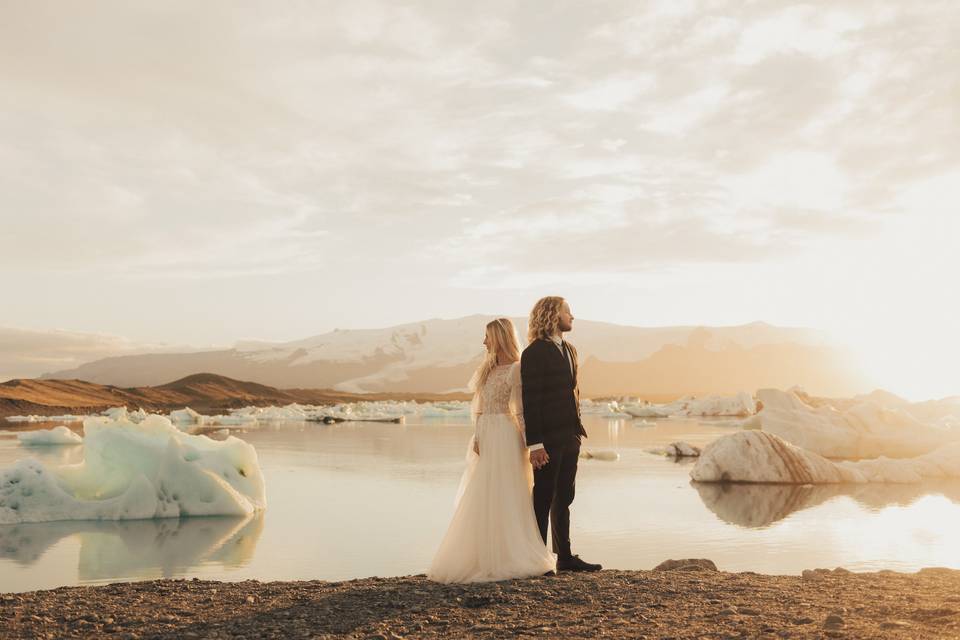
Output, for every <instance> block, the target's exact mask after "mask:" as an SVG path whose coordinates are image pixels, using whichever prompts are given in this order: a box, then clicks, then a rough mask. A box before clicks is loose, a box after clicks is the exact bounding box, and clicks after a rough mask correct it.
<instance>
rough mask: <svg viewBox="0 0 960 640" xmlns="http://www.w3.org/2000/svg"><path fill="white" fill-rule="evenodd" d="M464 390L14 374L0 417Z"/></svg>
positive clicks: (410, 396)
mask: <svg viewBox="0 0 960 640" xmlns="http://www.w3.org/2000/svg"><path fill="white" fill-rule="evenodd" d="M465 399H468V396H467V395H466V394H430V393H424V394H414V393H371V394H358V393H343V392H340V391H333V390H329V389H276V388H274V387H270V386H267V385H262V384H258V383H256V382H245V381H242V380H234V379H232V378H227V377H226V376H220V375H217V374H213V373H197V374H193V375H189V376H187V377H185V378H181V379H180V380H175V381H174V382H170V383H167V384H163V385H159V386H156V387H116V386H113V385H103V384H97V383H95V382H86V381H84V380H45V379H44V380H40V379H18V380H9V381H7V382H4V383H0V417H2V416H11V415H17V414H36V415H57V414H64V413H79V414H82V413H96V412H99V411H103V410H104V409H107V408H109V407H119V406H126V407H127V408H128V409H137V408H143V409H145V410H147V411H172V410H174V409H182V408H183V407H186V406H189V407H192V408H193V409H195V410H197V411H200V412H201V413H218V412H221V411H225V410H228V409H231V408H236V407H243V406H248V405H255V406H268V405H285V404H290V403H292V402H298V403H301V404H314V405H322V404H335V403H338V402H351V401H359V400H417V401H421V402H425V401H431V400H465Z"/></svg>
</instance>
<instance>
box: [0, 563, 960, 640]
mask: <svg viewBox="0 0 960 640" xmlns="http://www.w3.org/2000/svg"><path fill="white" fill-rule="evenodd" d="M664 565H667V563H664ZM664 565H661V567H663V566H664ZM0 619H2V620H4V624H3V625H2V627H0V638H22V637H36V638H80V637H94V636H95V637H107V638H127V639H135V638H240V637H243V638H248V639H249V638H313V637H324V638H371V639H375V638H380V639H390V638H398V637H409V638H441V637H486V638H500V637H504V636H510V637H515V636H525V637H539V638H555V637H582V638H593V637H597V636H600V635H604V636H605V637H610V638H667V637H670V638H736V637H766V638H808V637H817V638H822V637H837V638H843V637H849V638H865V637H877V638H879V637H883V638H898V637H903V638H908V637H913V638H916V637H923V638H949V637H957V636H958V635H960V571H957V570H951V569H941V568H928V569H921V570H920V571H919V572H917V573H896V572H893V571H879V572H874V573H851V572H849V571H846V570H844V569H836V570H833V571H830V570H825V569H817V570H807V571H804V573H803V575H802V576H796V575H788V576H780V575H766V574H758V573H753V572H742V573H728V572H723V571H717V570H715V569H713V568H712V563H710V562H709V561H704V560H698V561H687V560H684V561H677V562H675V563H673V566H672V568H670V569H660V568H657V569H653V570H641V571H620V570H606V571H601V572H598V573H561V574H560V575H557V576H544V577H536V578H529V579H518V580H510V581H504V582H493V583H477V584H470V585H443V584H438V583H434V582H431V581H429V580H427V579H426V577H425V576H423V575H417V576H404V577H396V578H377V577H371V578H362V579H356V580H348V581H343V582H326V581H319V580H312V581H278V582H260V581H257V580H246V581H242V582H220V581H211V580H200V579H197V578H193V579H176V580H169V579H164V580H149V581H141V582H123V583H114V584H109V585H101V586H79V587H58V588H56V589H50V590H44V591H31V592H23V593H9V594H0Z"/></svg>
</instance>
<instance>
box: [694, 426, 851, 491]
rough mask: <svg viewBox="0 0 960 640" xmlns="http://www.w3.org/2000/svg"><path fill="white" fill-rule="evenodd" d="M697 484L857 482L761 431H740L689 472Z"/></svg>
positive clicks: (712, 446)
mask: <svg viewBox="0 0 960 640" xmlns="http://www.w3.org/2000/svg"><path fill="white" fill-rule="evenodd" d="M690 477H691V478H692V479H694V480H696V481H698V482H780V483H786V484H815V483H831V482H856V481H857V477H856V476H855V475H854V474H852V473H846V472H844V471H843V470H842V469H840V468H839V467H837V466H836V465H835V464H834V463H832V462H830V461H829V460H827V459H826V458H824V457H822V456H820V455H817V454H816V453H812V452H810V451H804V450H803V449H801V448H799V447H795V446H793V445H792V444H790V443H788V442H785V441H784V440H782V439H780V438H778V437H777V436H774V435H771V434H769V433H765V432H763V431H739V432H737V433H732V434H730V435H727V436H722V437H720V438H717V439H716V440H714V441H713V442H711V443H710V444H708V445H707V446H706V447H704V449H703V451H702V452H701V454H700V457H699V458H698V459H697V463H696V465H694V467H693V469H692V470H691V471H690Z"/></svg>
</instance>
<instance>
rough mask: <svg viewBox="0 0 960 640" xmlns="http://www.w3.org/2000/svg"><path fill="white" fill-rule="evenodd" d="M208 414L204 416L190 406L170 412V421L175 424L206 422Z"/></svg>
mask: <svg viewBox="0 0 960 640" xmlns="http://www.w3.org/2000/svg"><path fill="white" fill-rule="evenodd" d="M205 417H206V416H202V415H200V414H199V413H197V412H196V411H194V410H193V409H191V408H190V407H184V408H183V409H179V410H177V411H171V412H170V422H172V423H174V424H187V425H190V424H204V422H205V420H204V418H205Z"/></svg>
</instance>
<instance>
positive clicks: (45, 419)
mask: <svg viewBox="0 0 960 640" xmlns="http://www.w3.org/2000/svg"><path fill="white" fill-rule="evenodd" d="M84 418H86V416H75V415H73V414H72V413H68V414H65V415H62V416H37V415H30V416H7V418H6V420H7V422H80V421H81V420H83V419H84Z"/></svg>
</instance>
